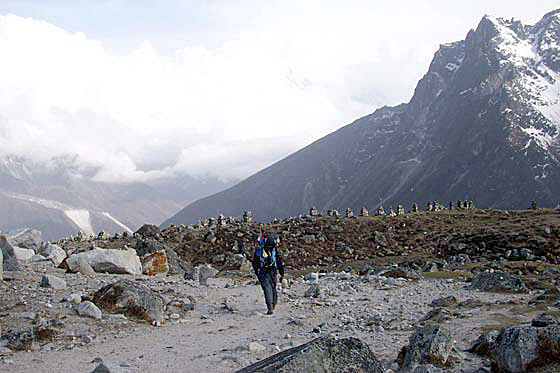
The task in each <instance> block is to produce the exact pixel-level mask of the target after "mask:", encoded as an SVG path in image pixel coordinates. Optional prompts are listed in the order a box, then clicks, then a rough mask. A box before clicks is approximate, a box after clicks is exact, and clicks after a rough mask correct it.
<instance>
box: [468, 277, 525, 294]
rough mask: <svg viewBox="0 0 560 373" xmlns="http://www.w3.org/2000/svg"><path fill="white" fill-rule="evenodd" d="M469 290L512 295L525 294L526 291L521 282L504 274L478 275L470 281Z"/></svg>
mask: <svg viewBox="0 0 560 373" xmlns="http://www.w3.org/2000/svg"><path fill="white" fill-rule="evenodd" d="M471 289H478V290H483V291H488V292H512V293H525V292H527V290H528V289H527V286H526V285H525V283H524V282H523V280H521V279H520V278H518V277H515V276H512V275H510V274H509V273H506V272H493V273H489V272H481V273H478V274H477V275H476V276H475V277H474V278H473V279H472V282H471Z"/></svg>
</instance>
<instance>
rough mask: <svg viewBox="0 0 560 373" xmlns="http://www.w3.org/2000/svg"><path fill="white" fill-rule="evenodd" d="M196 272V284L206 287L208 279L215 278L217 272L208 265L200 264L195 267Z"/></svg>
mask: <svg viewBox="0 0 560 373" xmlns="http://www.w3.org/2000/svg"><path fill="white" fill-rule="evenodd" d="M196 270H197V271H196V272H198V283H199V284H200V285H208V279H209V278H212V277H215V276H216V275H217V274H218V270H216V269H214V268H213V267H212V266H211V265H210V264H202V265H199V266H197V267H196Z"/></svg>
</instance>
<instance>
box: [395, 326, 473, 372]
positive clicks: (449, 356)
mask: <svg viewBox="0 0 560 373" xmlns="http://www.w3.org/2000/svg"><path fill="white" fill-rule="evenodd" d="M461 358H462V355H461V353H460V352H459V350H458V349H457V348H456V342H455V340H454V339H453V338H452V337H451V334H450V333H449V331H448V330H447V329H446V328H444V327H443V326H442V325H439V324H433V323H429V324H427V325H425V326H423V327H420V328H418V329H416V330H415V332H414V333H413V334H412V336H411V337H410V339H409V344H408V345H407V346H404V347H403V348H402V350H401V351H400V353H399V356H398V358H397V362H398V363H399V366H400V367H401V369H402V370H405V371H406V370H411V368H412V367H413V366H415V365H417V364H433V365H436V366H441V367H445V366H449V365H451V364H452V363H453V362H454V361H458V360H460V359H461Z"/></svg>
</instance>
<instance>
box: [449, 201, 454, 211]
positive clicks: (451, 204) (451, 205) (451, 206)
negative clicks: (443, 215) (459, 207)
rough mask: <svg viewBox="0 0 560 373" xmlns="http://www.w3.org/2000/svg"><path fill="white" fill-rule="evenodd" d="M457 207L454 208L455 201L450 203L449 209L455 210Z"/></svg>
mask: <svg viewBox="0 0 560 373" xmlns="http://www.w3.org/2000/svg"><path fill="white" fill-rule="evenodd" d="M454 208H455V206H453V201H449V209H450V210H453V209H454Z"/></svg>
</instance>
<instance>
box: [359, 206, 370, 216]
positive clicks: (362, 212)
mask: <svg viewBox="0 0 560 373" xmlns="http://www.w3.org/2000/svg"><path fill="white" fill-rule="evenodd" d="M360 216H362V217H366V216H369V211H368V210H367V209H366V208H365V207H362V209H361V210H360Z"/></svg>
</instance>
